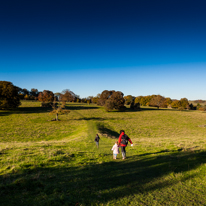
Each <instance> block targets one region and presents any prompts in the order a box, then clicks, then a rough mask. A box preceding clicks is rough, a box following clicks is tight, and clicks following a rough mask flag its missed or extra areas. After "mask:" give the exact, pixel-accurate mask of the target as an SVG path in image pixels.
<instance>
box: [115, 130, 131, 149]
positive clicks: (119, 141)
mask: <svg viewBox="0 0 206 206" xmlns="http://www.w3.org/2000/svg"><path fill="white" fill-rule="evenodd" d="M124 134H125V133H124V132H122V133H121V134H120V135H119V139H118V143H119V145H120V146H121V147H126V146H127V145H126V144H122V143H121V141H122V135H124ZM127 137H128V136H127ZM128 141H129V142H130V143H131V144H133V143H132V141H131V139H130V138H129V137H128Z"/></svg>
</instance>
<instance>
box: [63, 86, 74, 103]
mask: <svg viewBox="0 0 206 206" xmlns="http://www.w3.org/2000/svg"><path fill="white" fill-rule="evenodd" d="M75 99H76V95H75V94H74V92H72V91H70V90H69V89H65V90H63V91H62V94H61V96H60V100H61V101H63V102H72V101H75Z"/></svg>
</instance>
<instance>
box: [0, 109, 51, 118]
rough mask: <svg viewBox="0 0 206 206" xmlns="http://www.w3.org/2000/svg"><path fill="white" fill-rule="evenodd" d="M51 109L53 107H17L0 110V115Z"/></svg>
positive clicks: (39, 111) (43, 111) (45, 111)
mask: <svg viewBox="0 0 206 206" xmlns="http://www.w3.org/2000/svg"><path fill="white" fill-rule="evenodd" d="M51 110H52V109H51V108H44V107H19V108H17V109H13V110H7V111H5V112H0V116H8V115H11V114H31V113H47V112H50V111H51Z"/></svg>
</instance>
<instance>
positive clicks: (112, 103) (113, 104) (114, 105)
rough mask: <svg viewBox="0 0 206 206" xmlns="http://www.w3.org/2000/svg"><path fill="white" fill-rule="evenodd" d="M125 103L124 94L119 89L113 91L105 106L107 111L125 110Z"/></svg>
mask: <svg viewBox="0 0 206 206" xmlns="http://www.w3.org/2000/svg"><path fill="white" fill-rule="evenodd" d="M124 103H125V99H124V94H123V93H122V92H119V91H117V92H116V91H112V94H111V95H110V97H109V98H108V99H107V100H106V101H105V105H104V107H105V109H106V110H107V111H111V110H113V109H116V110H119V111H121V110H122V111H123V110H124V109H125V106H124Z"/></svg>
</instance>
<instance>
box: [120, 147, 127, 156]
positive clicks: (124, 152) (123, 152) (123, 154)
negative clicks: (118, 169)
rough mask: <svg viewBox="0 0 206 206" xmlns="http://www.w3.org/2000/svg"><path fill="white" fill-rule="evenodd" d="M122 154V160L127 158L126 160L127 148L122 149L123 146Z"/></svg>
mask: <svg viewBox="0 0 206 206" xmlns="http://www.w3.org/2000/svg"><path fill="white" fill-rule="evenodd" d="M121 152H122V159H125V158H126V150H125V147H122V146H121Z"/></svg>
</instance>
